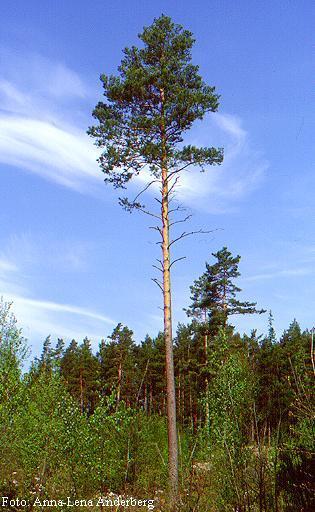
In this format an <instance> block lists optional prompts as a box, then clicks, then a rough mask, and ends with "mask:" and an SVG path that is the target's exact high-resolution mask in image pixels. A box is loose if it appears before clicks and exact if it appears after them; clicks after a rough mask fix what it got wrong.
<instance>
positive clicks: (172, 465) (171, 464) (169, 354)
mask: <svg viewBox="0 0 315 512" xmlns="http://www.w3.org/2000/svg"><path fill="white" fill-rule="evenodd" d="M160 95H161V142H162V161H161V164H162V165H161V171H162V173H161V174H162V175H161V178H162V201H161V203H162V204H161V217H162V261H163V304H164V307H163V311H164V338H165V355H166V393H167V422H168V468H169V491H170V499H171V508H172V509H175V507H176V500H177V496H178V443H177V431H176V395H175V378H174V358H173V333H172V301H171V272H170V269H171V262H170V236H169V181H168V169H167V162H166V159H167V156H166V136H165V119H164V101H165V100H164V91H163V89H161V91H160Z"/></svg>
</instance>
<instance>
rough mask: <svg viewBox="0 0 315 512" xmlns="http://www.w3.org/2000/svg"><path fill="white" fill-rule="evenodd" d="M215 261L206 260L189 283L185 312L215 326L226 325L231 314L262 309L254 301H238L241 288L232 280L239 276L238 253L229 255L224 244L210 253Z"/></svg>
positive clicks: (251, 312)
mask: <svg viewBox="0 0 315 512" xmlns="http://www.w3.org/2000/svg"><path fill="white" fill-rule="evenodd" d="M212 256H213V257H214V258H216V260H217V261H216V262H215V263H213V264H212V265H210V264H209V263H206V271H205V272H204V274H202V276H201V277H200V278H199V279H197V280H196V281H195V282H194V284H193V285H192V286H191V288H190V290H191V301H192V303H191V305H190V307H189V308H188V309H187V310H186V311H187V314H188V316H194V317H197V318H202V319H203V321H204V322H206V321H207V320H208V321H209V322H210V323H211V324H212V326H213V327H214V330H216V328H217V327H219V326H220V325H221V326H222V327H226V325H227V320H228V317H229V316H230V315H248V314H250V315H252V314H254V313H257V314H261V313H265V310H264V309H259V310H258V309H256V304H257V303H256V302H247V301H240V300H238V299H237V298H236V296H237V294H238V293H239V292H241V291H242V290H241V288H239V287H238V286H236V285H235V283H234V280H235V279H237V278H238V277H239V276H240V272H239V270H238V265H239V262H240V259H241V257H240V256H239V255H238V256H235V257H234V256H232V254H231V252H230V251H228V249H227V247H223V248H222V249H221V250H220V251H218V252H216V253H212Z"/></svg>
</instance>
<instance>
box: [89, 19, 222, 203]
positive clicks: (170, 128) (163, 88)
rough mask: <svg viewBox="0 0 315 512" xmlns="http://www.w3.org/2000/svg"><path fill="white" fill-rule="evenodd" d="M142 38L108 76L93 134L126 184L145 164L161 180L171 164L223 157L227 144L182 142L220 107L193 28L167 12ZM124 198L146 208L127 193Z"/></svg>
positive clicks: (108, 174) (103, 161) (109, 168)
mask: <svg viewBox="0 0 315 512" xmlns="http://www.w3.org/2000/svg"><path fill="white" fill-rule="evenodd" d="M139 38H140V40H141V42H142V47H141V48H137V47H135V46H132V47H131V48H125V49H124V58H123V60H122V61H121V64H120V66H119V68H118V71H119V74H118V76H113V75H111V76H106V75H101V81H102V85H103V89H104V96H105V101H104V102H99V103H98V105H97V106H96V107H95V109H94V112H93V116H94V118H95V119H96V120H97V121H98V124H97V125H96V126H93V127H91V128H90V129H89V132H88V133H89V134H90V135H91V136H92V137H93V138H94V139H95V141H96V144H97V146H99V147H100V148H102V149H103V152H102V155H101V156H100V158H99V163H100V167H101V169H102V171H103V172H104V174H105V181H106V182H107V183H111V184H113V185H114V187H116V188H118V187H120V188H125V186H126V184H127V183H128V182H129V181H130V180H131V179H132V177H134V176H137V175H138V174H139V173H140V172H142V171H143V169H144V168H146V169H148V170H149V174H150V175H151V177H152V178H153V179H154V178H155V179H160V178H161V170H162V167H163V166H165V167H166V168H167V169H168V170H170V171H171V172H177V171H178V172H179V171H180V170H181V169H184V168H187V167H189V166H199V167H201V169H204V166H206V165H215V164H220V163H221V162H222V159H223V151H222V149H215V148H212V147H210V148H209V147H208V148H197V147H195V146H191V145H188V146H182V145H181V143H182V141H183V133H184V132H185V131H186V130H188V129H189V128H190V127H191V126H192V124H193V122H194V121H195V120H197V119H202V118H203V117H204V115H205V114H206V113H207V112H215V111H216V110H217V108H218V95H217V94H216V93H215V90H214V87H210V86H208V85H206V84H205V83H204V82H203V80H202V78H201V76H200V75H199V73H198V66H194V65H193V64H191V49H192V46H193V43H194V39H193V37H192V34H191V33H190V32H189V31H188V30H184V29H183V27H181V26H180V25H176V24H175V23H173V21H172V20H171V18H169V17H168V16H164V15H162V16H160V17H159V18H156V19H155V20H154V22H153V24H152V25H151V26H150V27H147V28H145V29H144V30H143V32H142V34H139ZM121 204H122V206H124V207H125V208H126V209H130V208H133V207H136V208H141V206H142V205H141V204H140V203H139V202H137V201H136V200H135V201H133V202H131V203H130V202H129V201H128V200H127V199H126V198H124V199H121Z"/></svg>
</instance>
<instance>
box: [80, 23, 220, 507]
mask: <svg viewBox="0 0 315 512" xmlns="http://www.w3.org/2000/svg"><path fill="white" fill-rule="evenodd" d="M139 38H140V40H141V42H142V43H143V46H142V47H141V48H137V47H135V46H133V47H131V48H125V50H124V58H123V60H122V62H121V65H120V67H119V74H118V76H106V75H102V76H101V81H102V84H103V88H104V96H105V101H103V102H100V103H98V105H97V106H96V108H95V110H94V112H93V116H94V118H95V119H96V120H97V121H98V124H97V125H96V126H93V127H92V128H90V129H89V134H90V135H91V136H92V137H94V138H95V140H96V145H97V146H98V147H100V148H102V154H101V156H100V157H99V163H100V167H101V169H102V171H103V172H104V174H105V182H107V183H110V184H112V185H113V186H114V187H115V188H119V187H120V188H125V187H126V185H127V183H128V182H129V181H130V180H131V179H132V178H134V177H137V176H139V174H141V176H143V179H146V180H147V181H146V185H145V187H144V189H143V190H142V191H140V192H139V193H138V194H137V196H136V197H135V198H134V199H133V200H130V199H128V198H126V197H124V198H121V199H120V203H121V205H122V206H123V207H125V208H126V209H127V210H129V211H131V210H132V209H134V208H135V209H138V210H141V211H144V212H145V213H148V214H149V215H151V216H153V217H154V218H155V219H157V221H158V225H157V226H155V229H156V230H157V232H158V233H159V234H160V236H161V248H162V259H161V268H160V270H161V272H162V276H163V278H162V282H161V283H160V282H158V281H157V280H155V281H156V282H157V283H158V285H159V286H160V288H161V290H162V292H163V301H164V336H165V346H166V376H167V415H168V436H169V477H170V489H171V496H172V500H173V502H174V501H175V496H176V494H177V487H178V448H177V435H176V403H175V382H174V363H173V344H172V309H171V280H170V270H171V265H172V262H171V257H170V247H171V245H172V244H173V243H174V242H175V240H176V239H181V238H182V237H184V236H186V235H187V233H186V232H183V233H182V234H181V235H180V236H179V237H175V238H174V239H173V240H172V239H171V238H170V226H171V225H172V223H173V222H174V221H173V220H172V219H170V215H171V210H170V207H169V203H170V200H171V197H172V194H173V192H174V190H175V189H176V186H177V183H178V180H179V178H180V175H181V173H182V172H183V171H184V170H185V169H188V168H189V167H200V168H201V169H202V170H204V168H205V166H207V165H214V164H220V163H221V161H222V158H223V155H222V150H218V149H216V148H213V147H204V148H198V147H195V146H192V145H187V146H183V145H182V142H183V134H184V132H185V131H187V130H188V129H189V128H190V127H191V126H192V124H193V122H194V121H195V120H197V119H199V120H200V119H202V118H203V117H204V115H205V114H206V113H207V112H214V111H216V110H217V108H218V96H217V94H215V92H214V87H210V86H207V85H206V84H205V83H204V82H203V80H202V78H201V76H200V75H199V73H198V67H197V66H194V65H192V63H191V49H192V46H193V43H194V39H193V37H192V34H191V33H190V32H189V31H187V30H184V29H183V27H181V26H180V25H176V24H175V23H173V21H172V20H171V19H170V18H169V17H167V16H164V15H162V16H160V17H159V18H157V19H155V20H154V22H153V24H152V25H151V26H150V27H147V28H145V29H144V30H143V32H142V34H140V35H139ZM153 185H154V186H155V190H156V189H157V190H158V191H159V197H157V200H158V204H159V205H160V209H159V211H158V212H155V211H154V212H152V211H148V210H147V209H146V207H145V205H144V204H143V203H142V202H141V201H140V196H141V194H142V193H143V192H144V191H146V190H148V189H149V188H150V187H151V186H153ZM175 209H176V208H175ZM173 210H174V208H173Z"/></svg>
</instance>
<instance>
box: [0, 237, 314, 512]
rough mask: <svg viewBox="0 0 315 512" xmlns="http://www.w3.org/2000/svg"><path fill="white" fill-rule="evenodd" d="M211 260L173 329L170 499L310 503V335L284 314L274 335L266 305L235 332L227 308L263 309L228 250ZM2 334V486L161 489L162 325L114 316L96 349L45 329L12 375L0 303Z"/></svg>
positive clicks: (17, 354)
mask: <svg viewBox="0 0 315 512" xmlns="http://www.w3.org/2000/svg"><path fill="white" fill-rule="evenodd" d="M213 258H214V260H215V261H214V263H213V262H209V263H207V264H206V270H205V272H204V273H203V274H202V275H201V276H200V277H199V278H198V279H196V280H195V282H194V283H193V285H192V287H191V304H190V306H189V307H188V308H187V315H188V319H189V321H188V322H187V323H186V324H183V323H182V324H179V325H178V327H177V331H176V335H175V337H174V340H173V342H174V368H175V385H176V386H175V390H176V399H177V400H176V403H177V411H176V412H177V418H178V431H177V433H178V438H179V447H180V471H179V475H180V493H182V494H181V496H183V498H181V499H182V500H183V501H182V504H181V507H182V509H183V510H187V511H188V510H191V509H193V508H194V507H195V510H200V511H202V510H204V507H205V506H206V503H208V502H209V500H211V503H212V508H211V509H209V510H211V511H212V510H213V511H214V512H215V511H217V510H220V511H221V510H226V511H228V510H233V511H235V512H236V511H237V512H239V511H242V512H248V511H253V512H255V511H259V512H270V511H276V512H282V511H290V512H291V511H292V512H293V511H297V510H300V511H310V510H312V507H313V505H314V501H313V492H312V489H313V485H314V480H313V476H314V471H313V470H314V436H313V434H314V396H313V394H312V381H313V379H314V373H313V370H312V368H313V367H312V357H311V339H312V333H311V332H310V331H309V330H305V331H301V329H300V327H299V324H298V322H297V321H296V320H293V321H292V323H291V324H290V326H289V327H288V329H286V330H285V331H284V332H283V334H282V335H281V337H280V338H279V339H277V337H276V334H275V330H274V327H273V318H272V315H271V313H269V320H268V332H267V333H266V334H265V335H258V334H257V331H256V330H253V331H252V332H251V333H250V334H249V335H248V334H244V335H242V336H241V335H240V334H239V333H237V332H236V331H235V329H234V327H233V326H232V324H231V321H232V316H231V315H232V314H233V315H234V314H255V313H257V314H259V313H262V310H261V309H257V308H256V304H255V303H253V302H245V301H240V300H239V299H238V293H239V292H240V289H239V288H238V287H237V286H236V285H235V279H236V278H237V277H238V276H239V270H238V264H239V260H240V257H239V256H236V257H233V256H232V254H231V253H230V252H229V251H228V249H227V248H226V247H224V248H223V249H222V250H220V251H218V252H217V253H214V254H213ZM0 338H1V343H0V347H1V351H0V364H1V367H0V397H1V400H0V413H1V414H0V417H1V429H2V430H1V431H2V442H3V450H4V454H5V458H4V459H3V460H2V462H1V471H2V473H1V474H2V475H3V476H2V480H1V488H2V492H6V493H8V492H9V491H10V493H11V494H12V496H15V495H16V493H18V492H21V488H22V489H24V493H25V492H26V491H27V492H28V493H29V496H30V497H31V498H32V496H37V495H38V494H39V495H40V496H42V497H45V496H47V497H52V495H53V494H54V493H55V495H56V492H57V491H58V492H59V493H60V492H64V493H68V494H66V495H70V494H71V495H72V496H73V497H78V494H80V493H85V495H86V496H93V494H95V493H97V492H100V493H106V492H107V491H108V490H111V491H114V492H118V493H122V492H127V490H129V491H130V489H132V490H133V492H136V493H140V495H141V493H142V496H143V493H144V492H146V493H150V492H151V493H152V494H154V492H156V491H159V492H163V489H166V488H167V463H166V461H167V454H168V441H167V430H166V423H165V420H166V415H167V403H166V390H167V387H166V371H165V343H164V335H163V333H157V335H156V336H155V337H150V336H146V337H145V339H144V340H143V341H142V342H140V343H137V342H136V340H135V339H134V336H133V332H132V330H131V329H130V328H128V327H127V326H123V325H122V324H118V325H117V326H116V327H115V328H114V330H113V332H112V333H111V334H110V335H109V336H108V338H107V339H104V340H101V341H100V343H99V346H98V349H97V351H96V353H93V351H92V348H91V342H90V341H89V339H88V338H85V339H84V340H83V341H81V342H77V341H75V340H72V341H71V342H70V344H68V345H67V346H66V344H65V342H64V341H63V340H62V339H58V340H57V342H56V343H53V342H52V340H51V338H50V336H48V337H47V338H46V339H45V340H44V342H43V348H42V353H41V355H40V356H39V357H37V358H35V359H34V360H33V362H32V364H31V366H30V368H29V370H28V371H27V372H26V373H24V374H22V373H21V366H20V362H21V360H22V359H23V357H24V356H25V342H24V341H23V338H22V337H21V333H20V331H19V330H18V329H17V326H16V321H15V320H14V317H12V316H10V313H9V307H8V305H5V304H2V308H1V334H0ZM14 482H15V483H14ZM159 496H160V498H159V499H163V498H161V496H163V495H159ZM165 496H166V497H165V502H164V508H163V510H164V509H165V510H167V507H168V504H169V501H168V498H167V494H166V495H165ZM12 510H14V508H13V509H12ZM29 510H31V508H30V509H29Z"/></svg>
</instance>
